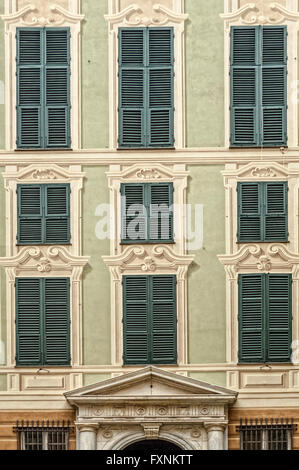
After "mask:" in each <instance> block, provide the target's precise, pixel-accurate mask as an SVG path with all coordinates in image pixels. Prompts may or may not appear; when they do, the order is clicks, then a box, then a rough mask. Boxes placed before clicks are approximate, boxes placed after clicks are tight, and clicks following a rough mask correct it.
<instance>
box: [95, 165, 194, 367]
mask: <svg viewBox="0 0 299 470" xmlns="http://www.w3.org/2000/svg"><path fill="white" fill-rule="evenodd" d="M188 174H189V173H188V172H187V171H186V169H185V166H184V165H169V166H165V165H161V164H159V163H156V164H154V165H150V164H134V165H131V166H123V167H122V166H119V165H111V166H110V168H109V172H107V177H108V185H109V188H110V208H111V209H110V211H111V212H110V240H111V241H110V255H109V256H103V257H102V258H103V261H104V263H105V264H106V265H107V266H108V267H109V270H110V276H111V355H112V364H113V365H121V364H122V354H123V353H122V351H123V336H122V284H121V281H122V276H123V275H126V274H174V275H176V276H177V312H178V364H179V365H181V364H185V363H187V270H188V266H189V265H190V264H191V263H192V261H193V259H194V256H193V255H187V250H186V218H185V209H184V207H185V204H186V188H187V178H188ZM156 181H159V182H172V183H173V186H174V207H175V210H174V244H169V245H168V244H143V245H142V244H140V243H139V244H138V243H136V244H132V245H129V246H128V245H122V244H121V217H120V215H121V200H120V187H121V183H134V182H135V183H136V182H146V183H150V182H156Z"/></svg>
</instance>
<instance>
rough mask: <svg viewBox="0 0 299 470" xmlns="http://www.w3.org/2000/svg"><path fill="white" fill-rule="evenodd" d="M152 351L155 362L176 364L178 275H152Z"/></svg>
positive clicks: (153, 361)
mask: <svg viewBox="0 0 299 470" xmlns="http://www.w3.org/2000/svg"><path fill="white" fill-rule="evenodd" d="M151 283H152V291H151V298H150V305H151V307H152V331H151V338H152V340H151V352H152V361H151V362H152V363H153V364H176V361H177V328H176V326H177V314H176V277H175V276H151Z"/></svg>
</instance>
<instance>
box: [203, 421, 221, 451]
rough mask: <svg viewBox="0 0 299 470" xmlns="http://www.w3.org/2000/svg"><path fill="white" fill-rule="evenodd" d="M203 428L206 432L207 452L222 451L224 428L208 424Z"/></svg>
mask: <svg viewBox="0 0 299 470" xmlns="http://www.w3.org/2000/svg"><path fill="white" fill-rule="evenodd" d="M205 427H206V429H207V431H208V443H209V450H224V430H225V426H220V425H215V424H208V425H206V426H205Z"/></svg>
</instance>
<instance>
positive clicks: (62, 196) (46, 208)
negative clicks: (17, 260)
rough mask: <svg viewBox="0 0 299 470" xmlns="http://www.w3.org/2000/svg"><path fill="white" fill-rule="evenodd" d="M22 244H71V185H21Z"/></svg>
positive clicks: (19, 216)
mask: <svg viewBox="0 0 299 470" xmlns="http://www.w3.org/2000/svg"><path fill="white" fill-rule="evenodd" d="M17 240H18V243H19V244H22V245H30V244H43V243H47V244H57V243H59V244H67V243H70V185H69V184H26V185H18V235H17Z"/></svg>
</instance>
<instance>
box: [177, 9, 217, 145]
mask: <svg viewBox="0 0 299 470" xmlns="http://www.w3.org/2000/svg"><path fill="white" fill-rule="evenodd" d="M185 11H186V13H188V14H189V20H188V21H187V23H186V134H187V139H186V142H187V147H223V146H224V32H223V20H222V19H221V18H220V17H219V14H220V13H223V0H208V1H207V0H185Z"/></svg>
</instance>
